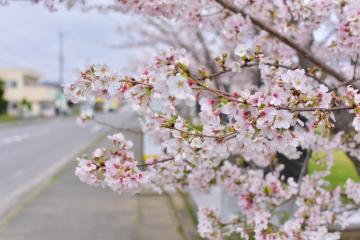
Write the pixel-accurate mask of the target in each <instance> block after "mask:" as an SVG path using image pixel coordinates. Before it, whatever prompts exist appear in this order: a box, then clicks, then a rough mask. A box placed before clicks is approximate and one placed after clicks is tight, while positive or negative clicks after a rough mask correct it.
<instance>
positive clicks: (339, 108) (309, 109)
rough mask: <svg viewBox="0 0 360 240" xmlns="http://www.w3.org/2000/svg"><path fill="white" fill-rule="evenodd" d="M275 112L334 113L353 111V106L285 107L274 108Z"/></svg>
mask: <svg viewBox="0 0 360 240" xmlns="http://www.w3.org/2000/svg"><path fill="white" fill-rule="evenodd" d="M274 108H276V109H277V110H288V111H290V112H315V111H320V112H336V111H342V110H351V109H354V107H353V106H337V107H330V108H322V107H300V108H298V107H287V106H275V107H274Z"/></svg>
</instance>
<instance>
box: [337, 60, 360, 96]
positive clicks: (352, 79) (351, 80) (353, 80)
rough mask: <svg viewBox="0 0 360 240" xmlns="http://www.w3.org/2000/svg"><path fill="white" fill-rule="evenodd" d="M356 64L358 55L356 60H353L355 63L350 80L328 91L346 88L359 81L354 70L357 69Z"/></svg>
mask: <svg viewBox="0 0 360 240" xmlns="http://www.w3.org/2000/svg"><path fill="white" fill-rule="evenodd" d="M358 62H359V54H356V60H355V63H354V70H353V76H352V78H351V79H350V80H348V81H346V82H343V83H341V84H339V85H337V86H336V87H334V88H332V89H330V91H335V90H337V89H338V88H340V87H343V86H347V85H349V84H350V83H353V82H355V81H359V80H360V79H356V68H357V65H358Z"/></svg>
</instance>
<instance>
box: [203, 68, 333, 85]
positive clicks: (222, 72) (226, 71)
mask: <svg viewBox="0 0 360 240" xmlns="http://www.w3.org/2000/svg"><path fill="white" fill-rule="evenodd" d="M259 64H260V63H245V64H243V65H241V66H240V68H247V67H254V66H259ZM261 64H264V65H266V66H270V67H276V68H284V69H288V70H293V71H294V70H296V69H299V68H300V67H299V66H298V65H284V64H279V63H271V62H264V63H261ZM231 71H232V69H231V68H228V69H226V70H223V71H220V72H217V73H213V74H212V75H210V76H207V77H206V78H209V79H214V78H217V77H219V76H221V75H223V74H225V73H228V72H231ZM305 75H306V76H307V77H310V78H313V79H314V80H316V81H317V82H319V83H321V84H323V85H325V86H326V87H328V88H329V86H328V85H327V84H326V83H325V82H324V81H322V80H321V79H319V78H318V77H316V76H315V75H313V74H310V73H308V72H306V71H305ZM206 78H202V79H198V80H204V79H206Z"/></svg>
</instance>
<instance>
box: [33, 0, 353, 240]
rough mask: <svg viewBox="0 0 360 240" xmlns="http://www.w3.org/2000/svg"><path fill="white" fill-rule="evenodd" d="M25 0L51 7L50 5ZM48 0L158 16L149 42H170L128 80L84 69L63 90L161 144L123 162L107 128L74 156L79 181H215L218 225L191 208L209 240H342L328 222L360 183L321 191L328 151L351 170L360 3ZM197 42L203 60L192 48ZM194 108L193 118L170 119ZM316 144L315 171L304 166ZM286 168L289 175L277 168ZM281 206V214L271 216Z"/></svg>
mask: <svg viewBox="0 0 360 240" xmlns="http://www.w3.org/2000/svg"><path fill="white" fill-rule="evenodd" d="M37 2H43V3H44V4H45V5H46V6H47V7H49V8H50V9H51V10H56V6H57V4H56V2H55V1H51V0H45V1H37ZM60 2H65V4H66V5H67V6H69V7H74V6H77V7H81V8H83V9H85V10H87V11H89V10H94V9H96V10H98V11H102V12H104V13H106V12H109V11H117V12H122V13H126V14H134V15H141V16H146V17H147V18H150V19H151V20H149V21H152V25H153V27H154V26H155V25H156V24H158V23H159V22H162V21H165V22H166V24H161V25H159V26H155V27H156V28H157V30H158V31H160V32H162V34H161V35H156V36H158V37H159V36H160V38H161V39H156V38H155V37H153V38H152V39H153V40H155V42H157V41H159V42H160V41H167V45H173V48H169V49H168V50H166V51H160V52H158V53H157V54H156V55H155V56H154V57H153V59H152V60H151V61H149V62H148V63H147V64H145V65H144V66H143V67H142V70H140V71H138V72H134V74H132V75H127V76H123V75H121V73H118V72H117V71H116V70H114V69H109V67H108V66H106V65H105V64H94V65H90V66H89V67H88V68H86V69H84V70H83V71H81V72H80V73H79V74H78V76H77V79H76V80H75V82H74V83H72V84H70V85H67V86H65V87H64V91H65V93H66V94H67V95H68V96H69V98H70V99H71V100H72V101H73V102H74V103H79V102H83V101H89V100H91V99H93V98H94V97H102V98H118V99H120V100H121V101H126V102H127V103H128V104H130V105H131V106H132V107H133V109H134V111H136V112H137V113H138V115H139V118H140V120H141V123H142V131H143V132H146V134H149V135H152V136H154V138H156V140H157V141H159V142H160V143H161V146H162V147H163V152H162V154H161V155H160V156H158V157H156V158H152V159H148V160H146V161H142V160H141V159H135V157H134V153H133V152H132V151H131V148H132V145H133V144H132V143H131V142H130V141H128V140H127V139H126V138H125V137H124V135H123V134H122V133H121V132H119V133H116V134H114V135H112V136H109V140H110V141H111V142H112V143H113V147H112V148H110V149H105V148H99V149H96V150H95V151H94V152H93V154H92V155H91V156H88V157H86V158H81V159H79V165H78V167H77V168H76V175H77V176H78V177H79V178H80V180H81V181H83V182H86V183H88V184H91V185H97V186H99V185H100V186H104V187H109V188H111V189H112V190H114V191H116V192H119V193H139V192H141V190H143V189H151V190H153V191H156V192H159V193H161V192H172V191H177V190H180V191H185V190H187V189H189V188H190V189H197V190H202V191H209V189H210V188H211V187H212V186H213V185H221V186H223V187H224V188H225V189H226V191H227V193H228V194H229V195H230V196H234V197H236V198H237V199H238V209H234V217H233V218H231V219H223V218H221V217H220V214H219V212H217V211H216V210H215V209H209V208H201V207H200V208H199V212H198V219H199V224H198V231H199V234H200V235H201V236H202V237H204V238H207V239H223V238H225V237H226V236H228V235H231V234H237V235H239V236H240V238H241V239H256V240H263V239H264V240H268V239H284V240H285V239H294V240H297V239H299V240H300V239H301V240H302V239H309V240H310V239H311V240H312V239H340V233H339V232H338V230H340V229H342V228H344V227H346V226H347V218H348V216H349V215H350V214H351V213H352V212H353V211H354V210H357V209H358V208H359V206H360V183H356V182H353V181H352V180H351V179H348V180H347V182H346V184H345V185H344V186H337V187H335V188H331V187H330V186H329V183H328V182H327V181H326V177H327V176H328V175H329V174H330V170H331V168H332V167H333V164H334V159H333V154H332V152H333V150H335V149H336V150H341V151H344V152H346V153H347V154H348V155H349V156H350V157H351V159H352V160H353V162H354V163H356V165H357V166H359V162H358V161H359V160H358V159H357V157H358V156H360V152H359V150H358V146H359V144H360V134H359V131H360V93H359V92H358V87H357V81H358V80H360V79H359V77H358V76H359V70H358V68H357V64H358V60H359V54H360V50H359V49H360V48H359V47H360V35H359V34H360V32H359V31H360V2H359V1H356V0H339V1H327V0H319V1H315V0H310V1H302V0H275V1H264V0H191V1H190V0H183V1H175V0H152V1H149V0H118V1H110V2H109V3H107V4H101V5H97V4H95V3H93V2H92V1H77V0H68V1H60ZM145 27H146V26H145ZM184 29H186V30H184ZM145 30H146V29H145ZM184 32H185V33H189V34H188V36H189V39H190V42H191V41H194V44H193V45H191V44H190V45H189V41H185V42H184V40H183V39H186V37H187V35H185V36H184V34H183V33H184ZM190 33H191V34H190ZM199 33H200V35H199ZM194 36H195V37H194ZM169 39H172V40H171V41H169ZM194 39H196V41H195V40H194ZM195 42H197V43H195ZM184 43H186V44H184ZM199 46H200V47H202V48H203V53H204V54H205V55H201V56H199V55H197V53H198V52H199V50H191V48H196V49H199ZM137 67H139V66H137ZM249 72H252V73H255V74H252V75H251V74H250V75H249ZM224 82H225V83H231V84H230V85H229V87H222V86H221V85H219V83H224ZM196 105H198V106H199V111H197V112H196V115H195V116H193V117H192V118H190V119H189V118H187V117H185V116H184V115H182V114H181V109H183V108H193V107H194V106H196ZM90 119H91V116H88V115H84V116H83V120H90ZM127 130H128V129H122V131H127ZM314 152H315V153H321V154H319V155H321V157H319V158H318V159H317V160H316V161H317V162H318V163H319V164H320V163H321V164H324V165H325V166H326V168H325V169H324V170H321V171H317V172H315V173H313V174H308V173H307V165H308V162H309V159H310V157H311V154H312V153H314ZM234 156H237V157H234ZM294 163H295V165H293V166H296V167H295V168H296V174H290V175H289V174H287V175H284V171H283V169H284V167H285V168H286V166H287V165H291V164H294ZM296 163H297V164H296ZM358 169H360V168H358ZM289 204H290V205H292V207H291V208H287V209H288V210H289V214H288V217H286V218H279V217H278V216H279V214H280V212H281V211H282V210H283V209H284V206H286V205H289Z"/></svg>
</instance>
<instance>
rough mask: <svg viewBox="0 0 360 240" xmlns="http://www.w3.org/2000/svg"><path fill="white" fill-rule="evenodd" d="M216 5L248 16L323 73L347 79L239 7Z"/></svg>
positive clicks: (222, 2) (224, 0)
mask: <svg viewBox="0 0 360 240" xmlns="http://www.w3.org/2000/svg"><path fill="white" fill-rule="evenodd" d="M215 1H216V2H217V3H219V4H220V5H221V6H223V7H224V8H226V9H228V10H229V11H231V12H233V13H236V14H237V13H239V14H241V15H243V16H248V17H249V18H250V20H251V22H252V23H253V24H254V25H255V26H257V27H259V28H261V29H262V30H264V31H266V32H268V33H269V34H270V35H272V36H274V37H275V38H277V39H278V40H280V41H281V42H283V43H284V44H286V45H287V46H289V47H291V48H292V49H294V50H296V51H297V52H298V53H299V54H300V55H302V56H303V57H304V58H306V59H308V60H309V61H310V62H312V63H313V64H314V65H316V66H317V67H319V68H321V69H322V70H323V71H324V72H326V73H328V74H329V75H331V76H333V77H334V78H336V79H337V80H338V81H340V82H345V81H347V79H346V78H345V77H344V76H343V75H342V74H340V73H339V72H337V71H336V70H335V69H333V68H332V67H330V66H328V65H327V64H325V63H323V62H322V61H321V60H320V59H319V58H318V57H316V56H314V55H313V54H312V53H311V52H310V51H308V50H307V49H305V48H303V47H301V46H300V45H298V44H296V43H295V42H294V41H293V40H292V39H290V38H288V37H286V36H284V35H282V34H281V33H280V32H278V31H277V30H276V29H274V28H272V27H271V26H268V25H267V24H265V23H264V22H263V21H262V20H260V19H257V18H255V17H253V16H251V15H249V14H247V13H246V12H245V11H244V10H243V9H240V8H239V7H237V6H235V5H234V4H232V3H230V2H229V1H228V0H215Z"/></svg>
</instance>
